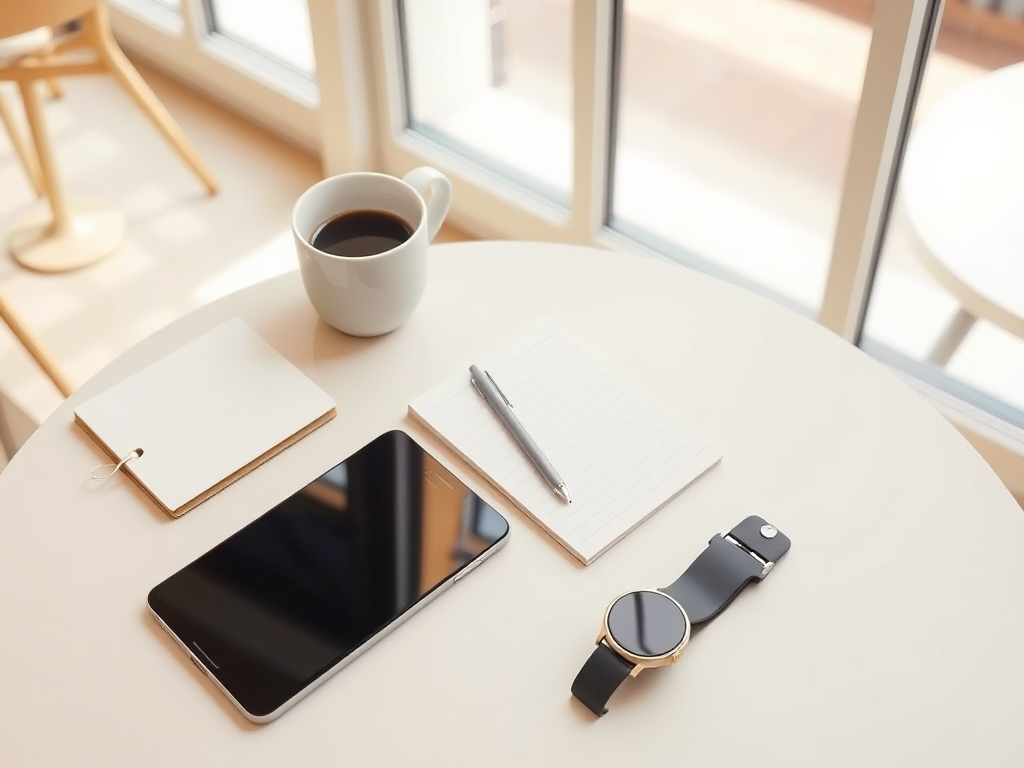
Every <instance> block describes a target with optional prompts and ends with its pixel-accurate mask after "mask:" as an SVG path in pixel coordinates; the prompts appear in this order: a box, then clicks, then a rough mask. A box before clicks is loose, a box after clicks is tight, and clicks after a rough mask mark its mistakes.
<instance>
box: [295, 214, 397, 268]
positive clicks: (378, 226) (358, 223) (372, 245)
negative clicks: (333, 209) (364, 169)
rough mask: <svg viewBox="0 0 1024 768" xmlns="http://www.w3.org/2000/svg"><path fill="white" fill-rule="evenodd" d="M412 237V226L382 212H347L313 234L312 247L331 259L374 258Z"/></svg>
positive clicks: (324, 224) (326, 222)
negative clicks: (328, 254) (333, 257)
mask: <svg viewBox="0 0 1024 768" xmlns="http://www.w3.org/2000/svg"><path fill="white" fill-rule="evenodd" d="M410 237H412V227H410V226H409V225H408V224H406V223H405V222H404V221H402V220H401V219H400V218H398V217H397V216H395V215H393V214H390V213H387V212H385V211H347V212H345V213H342V214H340V215H338V216H335V217H334V218H333V219H328V220H327V221H325V222H324V223H323V224H321V225H320V226H319V227H317V228H316V231H315V232H313V237H311V238H310V242H311V243H312V244H313V247H314V248H316V249H317V250H319V251H323V252H324V253H330V254H333V255H334V256H348V257H351V258H357V257H360V256H373V255H375V254H378V253H384V251H390V250H391V249H392V248H394V247H396V246H399V245H401V244H402V243H404V242H405V241H406V240H408V239H409V238H410Z"/></svg>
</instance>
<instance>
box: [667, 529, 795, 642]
mask: <svg viewBox="0 0 1024 768" xmlns="http://www.w3.org/2000/svg"><path fill="white" fill-rule="evenodd" d="M789 545H790V540H789V537H788V536H786V534H784V533H783V532H782V531H780V530H779V529H778V528H776V527H775V526H774V525H771V524H770V523H768V522H767V521H766V520H765V519H764V518H761V517H757V516H756V515H751V516H750V517H748V518H747V519H746V520H744V521H743V522H741V523H740V524H739V525H737V526H736V527H735V528H733V529H732V530H731V531H729V533H727V534H726V535H725V536H722V535H720V534H716V535H715V536H713V537H712V539H711V541H709V542H708V548H707V549H705V550H704V551H703V552H701V553H700V555H699V556H698V557H697V559H696V560H694V561H693V564H692V565H690V567H689V568H687V569H686V572H685V573H683V575H682V576H680V577H679V578H678V579H676V580H675V581H674V582H672V583H671V584H669V585H668V586H667V587H663V588H662V589H661V591H662V592H664V593H666V594H667V595H669V596H670V597H672V598H674V599H675V600H676V602H678V603H679V604H680V605H681V606H683V609H684V610H685V611H686V615H687V616H689V617H690V623H691V624H700V623H702V622H705V621H710V620H711V619H713V618H715V616H717V615H718V614H720V613H721V612H722V611H724V610H725V609H726V608H727V607H728V606H729V603H731V602H732V601H733V599H734V598H735V597H736V595H738V594H739V593H740V592H742V591H743V588H744V587H745V586H747V584H749V583H750V582H752V581H760V580H761V579H763V578H764V577H765V576H767V575H768V572H769V571H770V570H771V569H772V567H773V566H774V565H775V563H777V562H778V561H779V560H780V559H781V558H782V556H783V555H785V554H786V552H788V551H789Z"/></svg>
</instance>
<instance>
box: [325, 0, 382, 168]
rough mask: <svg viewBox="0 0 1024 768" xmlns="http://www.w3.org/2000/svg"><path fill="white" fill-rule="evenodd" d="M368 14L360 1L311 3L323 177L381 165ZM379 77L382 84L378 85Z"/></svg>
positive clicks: (380, 126) (338, 0) (332, 0)
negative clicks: (368, 43) (318, 91)
mask: <svg viewBox="0 0 1024 768" xmlns="http://www.w3.org/2000/svg"><path fill="white" fill-rule="evenodd" d="M371 12H372V9H370V8H368V7H367V5H366V4H365V3H361V2H358V0H309V22H310V29H311V31H312V33H313V55H314V57H315V58H316V72H317V82H318V83H319V86H320V120H319V128H320V137H319V139H320V161H321V166H322V167H323V170H324V175H325V176H332V175H335V174H339V173H346V172H348V171H356V170H376V169H378V168H380V166H381V162H382V161H381V142H380V136H381V135H382V134H383V133H384V131H385V130H386V127H385V126H384V125H381V124H380V123H378V121H377V118H378V115H379V114H380V113H379V112H378V111H377V110H376V108H375V106H374V104H375V94H376V91H377V90H378V88H377V86H376V82H377V81H376V80H375V78H374V72H373V61H372V58H371V53H370V51H371V46H369V45H367V42H366V41H367V39H368V37H369V34H370V31H369V30H370V19H369V18H368V15H369V14H370V13H371ZM382 80H383V78H382V79H381V82H382Z"/></svg>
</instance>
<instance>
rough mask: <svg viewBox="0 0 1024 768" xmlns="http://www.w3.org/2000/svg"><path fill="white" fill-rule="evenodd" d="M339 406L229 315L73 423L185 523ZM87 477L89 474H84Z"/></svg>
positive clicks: (79, 411)
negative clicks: (185, 518) (134, 454)
mask: <svg viewBox="0 0 1024 768" xmlns="http://www.w3.org/2000/svg"><path fill="white" fill-rule="evenodd" d="M335 413H336V409H335V405H334V400H333V399H332V398H331V396H330V395H328V394H327V393H326V392H324V391H323V390H322V389H320V387H318V386H317V385H316V384H315V383H314V382H312V381H311V380H310V379H309V378H307V376H306V375H305V374H304V373H303V372H302V371H300V370H299V369H298V368H296V367H295V366H294V365H292V364H291V363H290V362H289V361H288V360H286V359H285V358H284V357H282V356H281V355H280V354H279V353H278V352H277V350H275V349H274V348H273V347H272V346H270V345H269V344H268V343H267V342H266V341H264V340H263V339H262V338H261V337H260V336H259V335H258V334H257V333H256V332H255V331H253V330H252V329H251V328H250V327H249V326H248V325H246V324H245V323H243V322H242V321H241V320H239V319H238V318H232V319H230V320H228V321H226V322H224V323H222V324H221V325H219V326H217V327H216V328H214V329H212V330H210V331H209V332H207V333H205V334H204V335H202V336H200V337H199V338H197V339H194V340H193V341H191V342H189V343H188V344H185V345H184V346H182V347H180V348H179V349H176V350H174V351H173V352H171V353H170V354H168V355H167V356H165V357H163V358H161V359H160V360H158V361H156V362H155V363H153V364H151V365H149V366H148V367H146V368H143V369H142V370H140V371H138V372H137V373H135V374H133V375H132V376H129V377H128V378H126V379H124V380H123V381H121V382H119V383H117V384H115V385H113V386H112V387H110V388H109V389H107V390H105V391H104V392H101V393H100V394H98V395H96V396H95V397H93V398H91V399H90V400H86V401H85V402H84V403H82V404H81V405H79V406H78V407H77V408H75V420H76V421H77V422H78V424H79V425H80V426H81V427H82V428H83V429H84V430H85V431H86V432H87V433H88V434H89V435H90V436H92V437H93V439H95V440H96V442H97V443H99V444H100V446H102V447H103V449H104V450H105V451H106V453H107V455H108V456H109V457H110V459H111V460H112V461H115V462H116V461H119V460H120V459H123V458H125V457H126V456H128V455H129V454H131V453H132V452H134V451H136V450H137V449H141V450H142V455H141V456H139V457H138V458H133V459H131V460H130V461H127V462H125V464H124V465H123V467H122V471H124V472H125V473H127V474H128V475H129V476H130V477H131V478H132V479H133V480H135V482H136V483H138V485H139V486H140V487H141V488H142V489H143V490H144V491H145V492H146V493H147V494H148V495H149V496H150V497H151V498H152V499H153V500H154V501H155V502H156V503H157V504H159V505H160V507H161V509H163V511H164V512H166V513H167V514H169V515H171V516H172V517H178V516H180V515H182V514H184V513H185V512H187V511H189V510H190V509H192V508H193V507H195V506H196V505H198V504H200V503H202V502H203V501H205V500H206V499H208V498H210V497H211V496H212V495H213V494H215V493H217V492H218V491H220V490H221V489H223V488H224V487H226V486H227V485H228V484H229V483H232V482H234V481H235V480H237V479H238V478H239V477H241V476H242V475H244V474H245V473H247V472H249V471H251V470H252V469H254V468H255V467H257V466H258V465H259V464H261V463H263V462H264V461H266V460H267V459H269V458H270V457H271V456H273V455H274V454H276V453H278V452H279V451H281V450H283V449H284V448H286V447H288V446H289V445H291V444H293V443H295V442H296V441H298V440H299V439H300V438H302V437H304V436H305V435H307V434H309V433H310V432H312V431H313V430H314V429H316V428H317V427H319V426H320V425H321V424H324V423H325V422H327V421H328V420H330V419H331V418H332V417H333V416H334V415H335ZM85 474H86V476H88V471H86V473H85Z"/></svg>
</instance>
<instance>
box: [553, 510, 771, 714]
mask: <svg viewBox="0 0 1024 768" xmlns="http://www.w3.org/2000/svg"><path fill="white" fill-rule="evenodd" d="M789 545H790V540H789V537H787V536H786V535H785V534H784V533H782V531H780V530H779V529H778V528H776V527H775V526H774V525H772V524H771V523H769V522H767V521H766V520H764V519H762V518H760V517H757V516H756V515H752V516H750V517H748V518H747V519H746V520H744V521H743V522H741V523H740V524H739V525H737V526H736V527H735V528H733V529H732V530H731V531H729V533H727V534H725V535H721V534H715V535H714V536H713V537H712V539H711V541H709V542H708V547H707V549H705V550H704V551H703V552H702V553H701V554H700V555H699V556H698V557H697V559H696V560H694V561H693V564H692V565H691V566H690V567H689V568H687V569H686V572H685V573H683V575H682V576H680V577H679V578H678V579H676V580H675V581H674V582H673V583H672V584H670V585H669V586H667V587H662V588H661V589H640V590H635V591H632V592H626V593H625V594H624V595H619V596H618V597H617V598H615V599H614V600H612V602H611V604H610V605H609V606H608V609H607V610H606V611H605V613H604V621H603V622H602V624H601V633H600V634H599V635H598V636H597V648H595V649H594V652H593V653H592V654H590V658H589V659H587V663H586V664H584V665H583V669H581V670H580V672H579V674H578V675H576V679H575V680H574V681H573V683H572V695H573V696H575V697H576V698H577V699H579V700H580V701H581V702H583V704H585V705H586V707H587V708H588V709H589V710H590V711H591V712H593V713H594V714H595V715H597V716H598V717H600V716H601V715H603V714H604V713H605V712H607V711H608V709H607V708H606V707H605V704H606V703H607V701H608V699H609V698H610V697H611V695H612V694H613V693H614V692H615V690H616V689H617V688H618V687H619V685H621V684H622V682H623V681H624V680H625V679H626V678H627V677H636V676H637V675H638V674H640V672H642V671H643V670H645V669H650V668H653V667H663V666H666V665H668V664H674V663H675V662H677V661H679V657H680V656H681V655H682V653H683V649H684V648H685V647H686V644H687V643H688V642H689V641H690V627H691V625H693V624H702V623H704V622H708V621H711V619H713V618H715V617H716V616H717V615H718V614H720V613H721V612H722V611H724V610H725V609H726V608H727V607H728V605H729V603H731V602H732V601H733V598H735V597H736V595H738V594H739V593H740V592H741V591H742V590H743V588H744V587H745V586H747V584H749V583H750V582H752V581H761V579H763V578H764V577H765V576H767V575H768V573H769V571H771V569H772V568H773V567H774V566H775V564H776V563H777V562H778V561H779V560H781V559H782V556H783V555H785V554H786V553H787V552H788V551H789Z"/></svg>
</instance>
